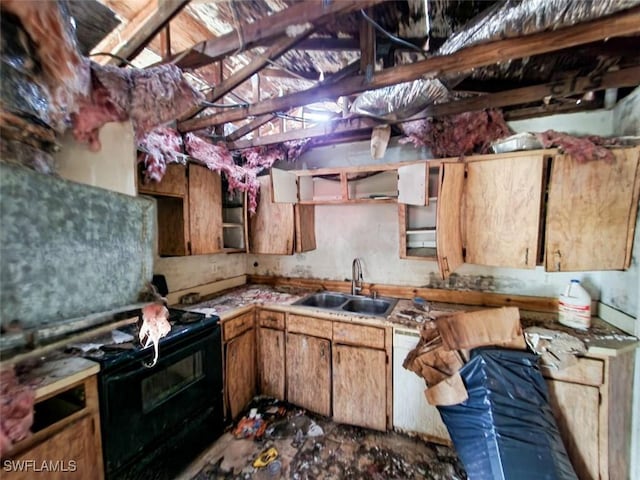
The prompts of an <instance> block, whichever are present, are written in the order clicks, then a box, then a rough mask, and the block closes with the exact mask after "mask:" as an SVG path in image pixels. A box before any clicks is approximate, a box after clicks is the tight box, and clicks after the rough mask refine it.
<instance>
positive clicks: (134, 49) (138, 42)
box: [93, 0, 189, 65]
mask: <svg viewBox="0 0 640 480" xmlns="http://www.w3.org/2000/svg"><path fill="white" fill-rule="evenodd" d="M188 3H189V0H157V1H155V0H151V1H149V2H148V3H147V4H146V5H145V7H144V8H143V9H142V10H140V13H138V14H137V15H136V16H135V17H134V18H133V19H132V20H131V21H130V22H129V23H128V24H127V25H126V26H125V28H124V29H123V30H122V31H113V32H111V33H110V34H109V35H108V36H107V37H106V38H105V39H104V40H103V41H102V42H100V43H99V44H98V45H97V46H96V48H94V49H93V52H96V53H110V54H111V55H113V56H107V57H104V58H101V59H100V60H99V62H100V63H102V64H112V65H122V64H124V62H122V61H121V60H119V58H123V59H126V60H131V59H132V58H134V57H135V56H136V55H137V54H138V53H140V52H141V51H142V49H143V48H144V47H145V46H146V45H147V44H148V43H149V41H151V39H152V38H153V37H155V36H156V35H157V34H158V32H160V30H162V28H163V27H164V26H165V25H167V24H168V23H169V22H170V21H171V19H172V18H173V17H175V16H176V15H177V14H178V13H179V12H180V10H182V9H183V8H184V7H185V6H186V5H187V4H188ZM118 57H119V58H118Z"/></svg>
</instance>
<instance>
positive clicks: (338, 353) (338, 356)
mask: <svg viewBox="0 0 640 480" xmlns="http://www.w3.org/2000/svg"><path fill="white" fill-rule="evenodd" d="M336 363H338V364H339V363H340V352H339V351H338V352H336Z"/></svg>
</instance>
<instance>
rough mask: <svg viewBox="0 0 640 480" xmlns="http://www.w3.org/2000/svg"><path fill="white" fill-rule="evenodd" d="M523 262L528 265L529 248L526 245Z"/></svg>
mask: <svg viewBox="0 0 640 480" xmlns="http://www.w3.org/2000/svg"><path fill="white" fill-rule="evenodd" d="M524 264H525V265H529V248H528V247H527V248H526V249H525V251H524Z"/></svg>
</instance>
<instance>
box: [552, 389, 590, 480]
mask: <svg viewBox="0 0 640 480" xmlns="http://www.w3.org/2000/svg"><path fill="white" fill-rule="evenodd" d="M547 385H548V386H549V397H550V398H549V401H550V403H551V408H552V410H553V413H554V416H555V418H556V422H557V423H558V428H559V430H560V436H561V437H562V441H563V443H564V445H565V448H566V449H567V454H568V455H569V459H570V460H571V464H572V465H573V468H574V470H575V471H576V474H577V475H578V478H579V479H580V480H597V479H599V478H600V473H599V472H600V465H599V458H600V455H599V453H600V450H599V444H598V442H599V435H600V432H599V418H598V413H597V412H598V410H599V404H600V391H599V389H598V388H596V387H589V386H585V385H579V384H575V383H569V382H560V381H556V380H548V381H547Z"/></svg>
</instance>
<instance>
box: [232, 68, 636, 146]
mask: <svg viewBox="0 0 640 480" xmlns="http://www.w3.org/2000/svg"><path fill="white" fill-rule="evenodd" d="M638 78H640V66H638V67H633V68H627V69H624V70H618V71H614V72H608V73H606V74H604V75H603V76H602V77H601V78H600V79H593V78H589V77H579V78H575V77H574V78H566V79H564V80H561V81H558V82H553V83H549V84H545V85H535V86H533V87H524V88H517V89H515V90H509V91H506V92H499V93H490V94H487V95H481V96H478V97H473V98H469V99H464V100H458V101H455V102H449V103H442V104H439V105H434V106H433V107H431V108H429V109H427V110H424V111H422V112H420V113H419V114H417V115H415V116H413V117H411V118H408V119H405V120H402V121H389V122H383V121H379V120H374V119H370V118H367V117H360V118H358V119H357V121H356V120H354V119H352V120H344V121H342V122H340V123H339V124H337V126H336V125H335V124H332V125H326V126H324V125H323V126H320V127H315V128H307V129H299V130H294V131H291V132H287V133H285V134H280V135H268V136H263V137H260V138H257V139H254V140H246V141H244V142H235V143H234V142H231V143H229V148H230V149H237V148H247V147H249V146H256V147H257V146H263V145H271V144H274V143H281V142H284V141H289V140H300V139H302V138H313V137H316V136H321V135H323V134H332V133H344V132H355V131H358V130H362V129H364V128H372V127H374V126H375V125H379V124H381V123H392V124H395V123H404V122H411V121H414V120H420V119H423V118H427V117H437V116H443V115H454V114H456V113H463V112H468V111H473V110H484V109H486V108H498V107H505V106H510V105H522V104H526V103H531V102H534V101H539V100H543V99H544V98H545V97H547V96H552V97H556V98H558V97H566V96H569V95H576V94H581V93H586V92H588V91H596V90H603V89H606V88H615V87H626V86H633V85H637V83H638ZM568 108H569V107H567V109H568ZM583 109H584V108H583ZM551 110H553V109H551ZM556 110H558V111H560V110H562V109H561V108H560V107H557V108H556ZM565 110H566V109H565ZM575 110H576V108H575V105H574V111H575Z"/></svg>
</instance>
